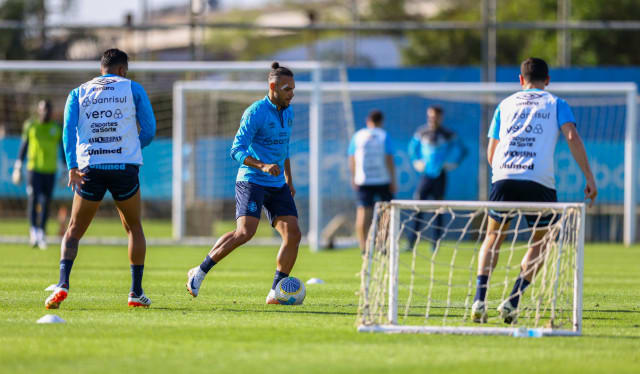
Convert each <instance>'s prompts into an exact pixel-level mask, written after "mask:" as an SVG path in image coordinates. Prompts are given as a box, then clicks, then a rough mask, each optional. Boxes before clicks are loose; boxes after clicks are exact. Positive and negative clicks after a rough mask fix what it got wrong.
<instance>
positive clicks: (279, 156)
mask: <svg viewBox="0 0 640 374" xmlns="http://www.w3.org/2000/svg"><path fill="white" fill-rule="evenodd" d="M268 81H269V93H268V94H267V96H265V97H264V98H263V99H261V100H258V101H256V102H255V103H253V104H252V105H251V106H249V108H247V109H246V110H245V112H244V114H243V115H242V120H241V122H240V128H239V129H238V132H237V133H236V136H235V139H234V140H233V145H232V146H231V157H232V158H233V159H234V160H236V161H237V162H238V163H239V164H240V169H239V170H238V176H237V178H236V229H235V230H233V231H231V232H228V233H226V234H224V235H222V236H221V237H220V239H218V241H217V242H216V243H215V245H214V246H213V248H212V249H211V251H210V252H209V254H208V255H207V256H205V258H204V261H202V264H200V265H199V266H196V267H194V268H193V269H191V270H189V273H188V280H187V284H186V286H187V290H188V291H189V293H190V294H191V295H192V296H193V297H196V296H198V292H199V290H200V287H201V285H202V281H203V280H204V278H205V276H206V275H207V273H208V272H209V270H211V268H213V266H214V265H215V264H216V263H218V262H220V261H221V260H222V259H223V258H225V257H226V256H227V255H228V254H229V253H231V252H232V251H233V250H234V249H236V248H237V247H239V246H241V245H242V244H244V243H246V242H247V241H249V239H251V238H252V237H253V235H254V234H255V232H256V229H257V228H258V223H259V222H260V213H261V211H262V208H263V207H264V208H265V211H266V214H267V217H268V218H269V221H270V222H271V226H273V227H275V229H276V230H277V231H278V233H280V236H281V237H282V245H281V247H280V251H279V252H278V257H277V260H276V273H275V276H274V278H273V284H272V286H271V290H270V291H269V294H268V295H267V299H266V302H267V304H277V303H278V302H277V300H276V299H275V288H276V285H277V284H278V282H279V281H280V280H282V279H283V278H286V277H288V276H289V274H290V273H291V269H293V265H294V264H295V262H296V257H297V255H298V245H299V244H300V239H301V237H302V234H301V233H300V228H299V226H298V211H297V209H296V204H295V202H294V201H293V197H294V196H295V193H296V190H295V188H294V187H293V179H292V177H291V164H290V162H289V138H290V137H291V126H293V111H292V110H291V107H290V106H289V105H290V104H291V100H292V99H293V90H294V89H295V81H294V79H293V73H292V72H291V70H289V69H288V68H286V67H283V66H280V64H279V63H277V62H274V63H273V64H272V65H271V71H270V72H269V79H268Z"/></svg>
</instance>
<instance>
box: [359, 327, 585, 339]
mask: <svg viewBox="0 0 640 374" xmlns="http://www.w3.org/2000/svg"><path fill="white" fill-rule="evenodd" d="M358 332H382V333H386V334H450V335H503V336H522V337H541V336H580V335H581V334H580V333H579V332H577V331H569V330H558V329H549V328H518V327H464V326H460V327H446V326H398V325H360V326H358Z"/></svg>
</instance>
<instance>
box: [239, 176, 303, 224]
mask: <svg viewBox="0 0 640 374" xmlns="http://www.w3.org/2000/svg"><path fill="white" fill-rule="evenodd" d="M263 206H264V210H265V212H266V213H267V218H269V222H271V226H273V225H274V223H275V220H276V218H278V217H280V216H294V217H298V210H297V209H296V203H295V202H294V201H293V196H291V190H290V189H289V185H288V184H286V183H285V184H284V186H282V187H266V186H261V185H259V184H255V183H251V182H236V219H238V218H240V217H243V216H251V217H256V218H257V219H260V213H261V212H262V207H263Z"/></svg>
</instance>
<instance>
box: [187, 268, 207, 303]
mask: <svg viewBox="0 0 640 374" xmlns="http://www.w3.org/2000/svg"><path fill="white" fill-rule="evenodd" d="M206 276H207V273H205V272H204V271H202V269H200V265H198V266H196V267H194V268H193V269H191V270H189V272H188V273H187V285H186V286H187V291H189V293H190V294H191V296H193V297H198V292H200V286H202V282H203V281H204V277H206Z"/></svg>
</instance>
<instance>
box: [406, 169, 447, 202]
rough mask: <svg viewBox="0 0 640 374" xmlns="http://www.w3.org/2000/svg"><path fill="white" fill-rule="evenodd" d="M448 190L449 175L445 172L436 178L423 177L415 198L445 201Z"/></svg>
mask: <svg viewBox="0 0 640 374" xmlns="http://www.w3.org/2000/svg"><path fill="white" fill-rule="evenodd" d="M446 188H447V173H446V172H445V171H444V170H442V171H441V172H440V175H438V176H437V177H435V178H433V177H430V176H427V175H423V176H422V178H420V182H419V183H418V188H417V189H416V193H415V194H414V196H413V197H414V199H416V200H443V199H444V193H445V190H446Z"/></svg>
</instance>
